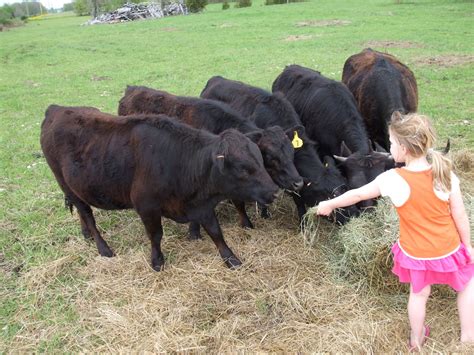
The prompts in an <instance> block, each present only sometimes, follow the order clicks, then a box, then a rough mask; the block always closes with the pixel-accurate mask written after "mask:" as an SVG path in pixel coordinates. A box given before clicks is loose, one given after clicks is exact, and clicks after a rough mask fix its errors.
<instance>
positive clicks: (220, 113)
mask: <svg viewBox="0 0 474 355" xmlns="http://www.w3.org/2000/svg"><path fill="white" fill-rule="evenodd" d="M118 113H119V115H121V116H125V115H131V114H137V113H152V114H165V115H167V116H170V117H176V118H177V119H178V120H180V121H182V122H184V123H186V124H188V125H190V126H192V127H194V128H199V129H200V128H202V129H206V130H208V131H210V132H212V133H215V134H219V133H221V132H223V131H224V130H226V129H229V128H235V129H237V130H239V131H240V132H242V133H245V134H246V136H247V137H249V138H250V139H251V140H252V141H254V142H255V143H256V144H257V146H258V147H259V148H260V151H261V153H262V156H263V162H264V165H265V168H266V169H267V171H268V173H269V174H270V176H271V177H272V179H273V181H275V183H276V184H278V185H279V186H280V187H281V188H283V189H287V190H291V191H297V190H299V189H300V188H301V187H302V186H303V179H302V178H301V176H299V174H298V172H297V171H296V168H295V166H294V164H293V147H292V145H291V142H290V140H289V138H288V136H287V134H292V133H293V130H292V129H289V130H287V131H288V132H287V133H285V132H284V131H283V130H282V129H281V127H279V126H276V125H275V126H273V127H268V128H266V129H260V128H258V127H257V126H256V125H255V124H254V123H252V122H249V121H248V120H246V119H244V118H243V117H242V116H241V115H240V114H239V113H238V112H236V111H235V110H233V109H231V108H230V107H229V106H227V105H225V104H223V103H221V102H218V101H215V100H205V99H201V98H195V97H185V96H176V95H172V94H170V93H168V92H166V91H162V90H155V89H151V88H147V87H143V86H128V87H127V89H126V90H125V95H124V96H123V97H122V99H121V100H120V103H119V109H118ZM233 202H234V204H235V206H236V208H237V210H238V211H239V215H240V224H241V226H242V227H247V228H253V225H252V222H251V221H250V219H249V218H248V216H247V213H246V212H245V204H244V202H243V201H235V200H234V201H233ZM190 237H191V238H192V239H196V238H199V237H200V233H199V225H196V224H192V225H191V227H190Z"/></svg>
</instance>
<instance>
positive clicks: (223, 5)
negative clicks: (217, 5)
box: [222, 1, 230, 10]
mask: <svg viewBox="0 0 474 355" xmlns="http://www.w3.org/2000/svg"><path fill="white" fill-rule="evenodd" d="M229 7H230V5H229V3H228V2H227V1H224V2H223V3H222V10H227V9H228V8H229Z"/></svg>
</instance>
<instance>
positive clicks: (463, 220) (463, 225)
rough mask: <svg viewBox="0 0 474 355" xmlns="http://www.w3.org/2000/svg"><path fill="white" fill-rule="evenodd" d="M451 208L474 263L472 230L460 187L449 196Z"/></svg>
mask: <svg viewBox="0 0 474 355" xmlns="http://www.w3.org/2000/svg"><path fill="white" fill-rule="evenodd" d="M449 207H450V209H451V216H452V217H453V220H454V224H455V225H456V229H457V230H458V233H459V237H460V238H461V242H462V243H463V244H464V245H465V246H466V249H467V250H468V251H469V253H470V254H471V263H474V253H473V250H472V244H471V228H470V226H469V219H468V218H467V213H466V209H465V208H464V203H463V201H462V195H461V190H460V189H459V186H458V187H457V188H454V189H453V191H451V194H450V196H449Z"/></svg>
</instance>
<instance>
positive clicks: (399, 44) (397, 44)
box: [362, 41, 423, 48]
mask: <svg viewBox="0 0 474 355" xmlns="http://www.w3.org/2000/svg"><path fill="white" fill-rule="evenodd" d="M362 46H363V47H364V48H367V47H371V48H373V47H379V48H380V47H382V48H423V44H421V43H416V42H412V41H369V42H366V43H364V44H363V45H362Z"/></svg>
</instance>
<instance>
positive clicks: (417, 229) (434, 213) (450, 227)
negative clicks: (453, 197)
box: [396, 169, 460, 259]
mask: <svg viewBox="0 0 474 355" xmlns="http://www.w3.org/2000/svg"><path fill="white" fill-rule="evenodd" d="M396 172H397V173H398V174H399V175H400V176H401V177H402V178H403V179H404V180H405V181H406V182H407V183H408V186H410V196H409V197H408V200H407V201H406V202H405V203H404V204H403V205H401V206H400V207H397V212H398V216H399V218H400V240H399V243H400V246H401V248H402V250H403V251H405V253H406V254H408V255H409V256H413V257H415V258H428V259H430V258H439V257H443V256H446V255H449V254H451V253H452V252H454V251H456V250H457V248H458V247H459V245H460V238H459V234H458V231H457V229H456V225H455V224H454V221H453V218H452V216H451V211H450V208H449V201H443V200H441V199H440V198H439V197H438V196H436V195H435V193H434V191H433V174H432V171H431V169H430V170H425V171H417V172H414V171H409V170H406V169H396Z"/></svg>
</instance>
